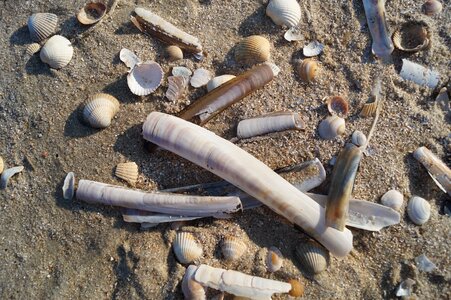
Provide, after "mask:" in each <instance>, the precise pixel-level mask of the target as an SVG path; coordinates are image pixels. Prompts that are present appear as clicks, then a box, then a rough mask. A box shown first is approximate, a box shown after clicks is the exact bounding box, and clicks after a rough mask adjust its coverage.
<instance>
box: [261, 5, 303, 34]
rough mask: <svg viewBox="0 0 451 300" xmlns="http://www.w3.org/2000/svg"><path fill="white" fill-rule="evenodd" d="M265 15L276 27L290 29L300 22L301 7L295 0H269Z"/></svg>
mask: <svg viewBox="0 0 451 300" xmlns="http://www.w3.org/2000/svg"><path fill="white" fill-rule="evenodd" d="M266 14H267V15H268V17H270V18H271V20H272V21H273V22H274V23H275V24H276V25H279V26H287V27H289V28H291V27H295V26H296V25H298V23H299V21H300V20H301V7H300V6H299V3H298V1H297V0H271V1H269V4H268V6H267V7H266Z"/></svg>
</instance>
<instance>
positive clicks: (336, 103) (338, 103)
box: [326, 96, 349, 116]
mask: <svg viewBox="0 0 451 300" xmlns="http://www.w3.org/2000/svg"><path fill="white" fill-rule="evenodd" d="M326 103H327V110H328V111H329V113H331V114H332V115H338V116H346V115H347V114H348V112H349V105H348V101H347V100H346V99H345V98H343V97H341V96H332V97H328V98H327V101H326Z"/></svg>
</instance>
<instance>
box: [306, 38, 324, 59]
mask: <svg viewBox="0 0 451 300" xmlns="http://www.w3.org/2000/svg"><path fill="white" fill-rule="evenodd" d="M323 50H324V45H323V44H321V43H320V42H318V41H313V42H310V43H309V44H308V45H306V46H304V48H302V54H304V56H306V57H312V56H317V55H320V54H321V52H323Z"/></svg>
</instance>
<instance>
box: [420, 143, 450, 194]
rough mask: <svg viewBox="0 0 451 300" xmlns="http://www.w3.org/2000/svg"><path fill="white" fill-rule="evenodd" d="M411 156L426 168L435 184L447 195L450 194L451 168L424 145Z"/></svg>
mask: <svg viewBox="0 0 451 300" xmlns="http://www.w3.org/2000/svg"><path fill="white" fill-rule="evenodd" d="M413 157H415V159H416V160H418V161H419V162H420V163H421V164H422V165H423V166H424V167H425V168H426V169H427V170H428V173H429V175H430V176H431V178H432V179H433V180H434V182H435V184H437V186H438V187H439V188H440V189H442V190H443V191H444V192H445V193H448V195H451V170H450V168H449V167H448V166H447V165H446V163H445V162H443V161H442V160H441V159H440V158H438V157H437V156H436V155H435V154H434V153H432V151H431V150H429V149H428V148H426V147H419V148H418V149H417V150H415V151H414V152H413Z"/></svg>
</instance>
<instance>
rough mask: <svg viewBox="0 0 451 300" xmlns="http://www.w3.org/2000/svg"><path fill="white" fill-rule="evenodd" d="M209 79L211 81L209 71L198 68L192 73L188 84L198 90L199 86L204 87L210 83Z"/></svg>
mask: <svg viewBox="0 0 451 300" xmlns="http://www.w3.org/2000/svg"><path fill="white" fill-rule="evenodd" d="M210 79H211V73H210V71H208V70H205V69H202V68H200V69H196V70H195V71H194V74H193V76H192V77H191V80H190V83H191V86H193V87H195V88H199V87H201V86H204V85H206V84H207V83H208V82H209V81H210Z"/></svg>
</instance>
